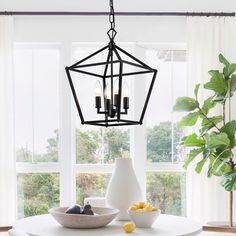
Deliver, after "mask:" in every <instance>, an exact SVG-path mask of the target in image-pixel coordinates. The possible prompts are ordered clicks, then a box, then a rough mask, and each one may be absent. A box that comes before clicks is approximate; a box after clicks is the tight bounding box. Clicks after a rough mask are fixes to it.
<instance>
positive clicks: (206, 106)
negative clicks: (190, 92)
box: [202, 96, 216, 115]
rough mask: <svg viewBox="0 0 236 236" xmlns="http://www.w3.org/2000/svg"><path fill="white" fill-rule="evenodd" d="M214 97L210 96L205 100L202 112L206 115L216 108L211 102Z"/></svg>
mask: <svg viewBox="0 0 236 236" xmlns="http://www.w3.org/2000/svg"><path fill="white" fill-rule="evenodd" d="M214 97H215V96H211V97H209V98H208V99H206V100H205V101H204V103H203V106H202V112H203V113H204V114H205V115H207V114H208V112H209V110H210V109H212V108H214V107H215V106H216V102H215V101H214V100H213V99H214Z"/></svg>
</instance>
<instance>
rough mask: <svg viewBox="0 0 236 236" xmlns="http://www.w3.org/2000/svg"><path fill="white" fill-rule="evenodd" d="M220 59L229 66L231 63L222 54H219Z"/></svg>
mask: <svg viewBox="0 0 236 236" xmlns="http://www.w3.org/2000/svg"><path fill="white" fill-rule="evenodd" d="M219 61H220V62H221V63H223V64H224V65H225V66H228V65H229V64H230V63H229V62H228V61H227V59H226V58H225V57H224V56H223V55H222V54H220V55H219Z"/></svg>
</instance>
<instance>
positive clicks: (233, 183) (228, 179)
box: [221, 170, 236, 191]
mask: <svg viewBox="0 0 236 236" xmlns="http://www.w3.org/2000/svg"><path fill="white" fill-rule="evenodd" d="M221 185H222V186H223V187H224V188H225V190H226V191H235V190H236V170H233V171H230V172H228V173H226V174H224V175H223V178H222V181H221Z"/></svg>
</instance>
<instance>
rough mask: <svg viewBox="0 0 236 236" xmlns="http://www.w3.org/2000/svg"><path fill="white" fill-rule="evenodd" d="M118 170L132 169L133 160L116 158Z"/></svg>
mask: <svg viewBox="0 0 236 236" xmlns="http://www.w3.org/2000/svg"><path fill="white" fill-rule="evenodd" d="M115 163H116V165H115V167H116V168H122V169H130V168H132V159H131V158H116V162H115Z"/></svg>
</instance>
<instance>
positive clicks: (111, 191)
mask: <svg viewBox="0 0 236 236" xmlns="http://www.w3.org/2000/svg"><path fill="white" fill-rule="evenodd" d="M142 199H143V198H142V193H141V189H140V186H139V184H138V181H137V178H136V175H135V173H134V169H133V165H132V159H131V158H117V159H116V160H115V169H114V171H113V174H112V177H111V180H110V182H109V184H108V188H107V193H106V205H107V206H108V207H111V208H117V209H118V210H119V211H120V213H119V214H118V216H117V218H116V219H117V220H129V219H130V218H129V215H128V213H127V210H128V208H129V207H130V206H131V205H133V204H134V203H137V202H140V201H142Z"/></svg>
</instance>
